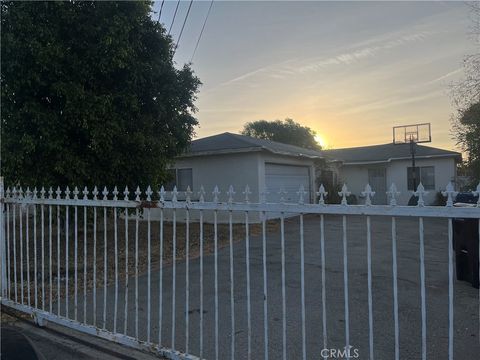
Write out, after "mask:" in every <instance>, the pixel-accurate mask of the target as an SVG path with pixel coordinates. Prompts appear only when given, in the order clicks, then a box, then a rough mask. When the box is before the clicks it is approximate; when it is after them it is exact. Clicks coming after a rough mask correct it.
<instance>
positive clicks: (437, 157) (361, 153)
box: [323, 144, 462, 205]
mask: <svg viewBox="0 0 480 360" xmlns="http://www.w3.org/2000/svg"><path fill="white" fill-rule="evenodd" d="M323 154H324V156H325V157H326V158H327V159H328V163H329V164H330V167H331V169H332V171H333V173H335V174H336V176H337V178H338V179H334V181H335V180H336V181H337V182H338V183H343V182H345V183H346V184H347V186H348V189H349V190H350V191H351V192H352V194H354V195H356V197H357V198H358V199H359V200H360V203H361V202H362V195H361V192H362V191H363V190H364V188H365V184H367V183H369V184H370V186H371V187H372V188H373V190H374V191H375V192H376V194H375V196H374V200H373V203H375V204H387V203H388V202H387V200H388V199H387V195H386V192H387V191H388V188H389V187H390V185H391V184H392V183H395V185H396V186H397V190H398V191H399V192H400V196H399V198H398V204H399V205H406V204H407V203H408V200H409V199H410V197H411V196H412V191H413V190H414V189H413V176H412V175H413V171H412V156H411V153H410V145H409V144H402V145H393V144H384V145H372V146H362V147H355V148H345V149H336V150H326V151H323ZM461 160H462V155H461V154H460V153H458V152H454V151H449V150H443V149H438V148H434V147H430V146H424V145H418V144H417V145H416V151H415V167H416V168H417V171H416V178H417V185H418V182H419V181H421V182H422V184H423V186H424V187H425V190H426V191H428V192H429V193H428V195H427V196H426V197H425V203H426V204H433V203H434V201H435V197H436V193H437V192H439V191H441V190H444V189H445V187H446V185H447V184H448V182H450V181H452V182H453V183H454V184H456V180H457V178H456V177H457V175H456V174H457V171H456V170H457V164H458V163H459V162H461Z"/></svg>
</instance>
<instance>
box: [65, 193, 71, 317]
mask: <svg viewBox="0 0 480 360" xmlns="http://www.w3.org/2000/svg"><path fill="white" fill-rule="evenodd" d="M67 196H68V195H67ZM69 210H70V209H69V206H65V317H66V318H68V298H69V294H68V265H69V264H68V241H69V236H68V235H69V234H68V232H69V222H70V220H69V218H68V217H69Z"/></svg>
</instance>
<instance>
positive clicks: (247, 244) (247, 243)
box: [245, 211, 252, 360]
mask: <svg viewBox="0 0 480 360" xmlns="http://www.w3.org/2000/svg"><path fill="white" fill-rule="evenodd" d="M249 226H250V225H249V219H248V211H245V262H246V267H247V271H246V272H247V274H246V275H247V359H248V360H251V358H252V315H251V314H252V313H251V304H250V230H249Z"/></svg>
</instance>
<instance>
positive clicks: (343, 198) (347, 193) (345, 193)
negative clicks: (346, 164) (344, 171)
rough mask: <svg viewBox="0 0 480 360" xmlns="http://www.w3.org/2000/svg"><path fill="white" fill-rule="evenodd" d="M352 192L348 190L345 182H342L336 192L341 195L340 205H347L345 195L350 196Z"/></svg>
mask: <svg viewBox="0 0 480 360" xmlns="http://www.w3.org/2000/svg"><path fill="white" fill-rule="evenodd" d="M351 194H352V193H351V192H350V191H348V188H347V184H345V183H344V184H343V186H342V191H339V192H338V195H339V196H341V197H342V203H341V204H342V205H348V202H347V196H350V195H351Z"/></svg>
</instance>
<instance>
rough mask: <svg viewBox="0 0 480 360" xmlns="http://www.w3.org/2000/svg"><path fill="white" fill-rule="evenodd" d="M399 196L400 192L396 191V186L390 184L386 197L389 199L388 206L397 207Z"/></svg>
mask: <svg viewBox="0 0 480 360" xmlns="http://www.w3.org/2000/svg"><path fill="white" fill-rule="evenodd" d="M399 195H400V191H398V190H397V185H395V183H392V185H390V190H388V191H387V196H389V197H390V205H391V206H396V205H397V197H398V196H399Z"/></svg>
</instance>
